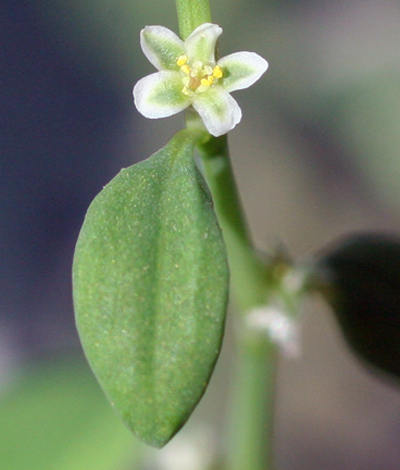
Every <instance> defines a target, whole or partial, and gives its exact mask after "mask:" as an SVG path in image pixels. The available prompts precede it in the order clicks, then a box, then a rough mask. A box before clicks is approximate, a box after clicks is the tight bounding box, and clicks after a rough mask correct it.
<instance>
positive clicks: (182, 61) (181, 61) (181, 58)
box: [176, 55, 188, 67]
mask: <svg viewBox="0 0 400 470" xmlns="http://www.w3.org/2000/svg"><path fill="white" fill-rule="evenodd" d="M187 61H188V56H187V55H180V56H179V57H178V60H177V61H176V65H178V66H179V67H181V66H182V65H185V64H186V62H187Z"/></svg>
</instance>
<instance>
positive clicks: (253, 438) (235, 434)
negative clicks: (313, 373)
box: [189, 121, 275, 470]
mask: <svg viewBox="0 0 400 470" xmlns="http://www.w3.org/2000/svg"><path fill="white" fill-rule="evenodd" d="M189 125H191V126H193V127H194V124H193V122H192V121H189ZM199 153H200V159H201V164H202V169H203V172H204V176H205V178H206V181H207V184H208V186H209V188H210V190H211V193H212V197H213V202H214V208H215V212H216V214H217V217H218V220H219V223H220V226H221V229H222V232H223V236H224V240H225V243H226V247H227V252H228V259H229V265H230V272H231V288H232V291H233V294H234V297H235V300H236V302H237V305H238V310H239V312H240V313H241V317H240V318H239V319H238V320H239V322H240V324H239V325H238V327H239V328H238V329H237V330H238V333H239V341H238V351H237V357H236V364H235V368H236V370H235V371H234V386H233V396H232V404H231V412H230V414H229V416H230V419H231V423H230V432H229V442H228V449H227V451H228V454H227V469H228V470H272V437H271V436H272V414H273V401H274V375H275V347H274V346H273V345H272V344H271V343H270V342H269V340H268V338H267V336H266V335H264V334H260V333H258V332H252V331H250V330H249V329H248V328H247V326H246V325H245V320H246V313H248V312H249V311H250V310H251V309H252V308H254V307H259V306H261V305H265V304H266V303H267V301H268V297H269V286H270V278H271V275H270V272H269V270H268V269H267V267H266V266H265V264H264V263H263V262H262V260H261V259H260V258H259V257H258V256H257V255H256V253H255V250H254V248H253V245H252V242H251V239H250V234H249V230H248V228H247V224H246V220H245V218H244V215H243V211H242V206H241V203H240V200H239V195H238V191H237V189H236V183H235V179H234V176H233V171H232V166H231V163H230V159H229V151H228V145H227V138H226V136H222V137H218V138H215V137H211V138H210V139H209V141H208V142H207V143H205V144H203V145H201V146H199Z"/></svg>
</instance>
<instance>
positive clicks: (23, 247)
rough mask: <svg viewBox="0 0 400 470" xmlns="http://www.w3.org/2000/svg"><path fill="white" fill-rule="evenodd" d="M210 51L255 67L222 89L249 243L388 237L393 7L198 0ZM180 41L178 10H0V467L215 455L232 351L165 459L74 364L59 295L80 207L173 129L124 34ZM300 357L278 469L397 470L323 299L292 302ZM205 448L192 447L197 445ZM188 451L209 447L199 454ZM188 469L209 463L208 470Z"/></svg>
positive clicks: (129, 465)
mask: <svg viewBox="0 0 400 470" xmlns="http://www.w3.org/2000/svg"><path fill="white" fill-rule="evenodd" d="M211 8H212V14H213V21H214V22H215V23H218V24H221V26H223V28H224V34H223V36H222V37H221V42H220V48H221V53H222V55H225V54H228V53H230V52H235V51H237V50H251V51H255V52H257V53H259V54H260V55H261V56H263V57H265V58H266V59H267V60H268V61H269V62H270V70H269V71H268V72H267V74H266V75H265V76H264V77H263V78H262V79H261V80H260V81H259V82H258V83H257V84H256V85H255V86H253V87H252V88H250V89H249V90H246V91H245V92H239V93H237V94H236V95H235V98H236V99H237V100H238V102H239V104H240V106H241V107H242V110H243V115H244V117H243V120H242V123H241V124H240V125H239V126H238V127H237V129H235V130H234V131H233V132H232V133H231V134H230V145H231V150H232V159H233V164H234V168H235V173H236V176H237V180H238V183H239V187H240V191H241V195H242V199H243V202H244V205H245V208H246V211H247V215H248V219H249V223H250V227H251V230H252V233H253V236H254V239H255V242H256V245H257V246H258V247H259V248H261V249H264V250H268V248H270V247H274V246H275V245H276V243H277V242H278V241H282V242H283V243H284V244H285V245H286V247H287V249H288V250H289V252H290V253H291V254H292V255H293V256H296V257H297V256H300V257H301V256H307V255H310V254H312V253H313V252H317V251H319V250H321V249H323V247H325V246H326V245H327V244H329V243H331V242H332V241H333V240H334V239H336V238H337V237H338V236H341V235H343V234H346V233H350V232H354V231H360V230H363V231H384V232H390V233H396V234H399V233H400V3H399V2H398V1H397V0H392V1H391V0H382V1H379V2H377V1H368V0H346V1H340V0H338V1H336V2H328V1H324V0H319V1H315V0H302V1H298V0H297V1H292V0H281V1H279V0H263V1H261V0H247V1H246V2H245V1H243V0H224V1H222V0H212V1H211ZM147 24H162V25H165V26H167V27H169V28H171V29H173V30H175V31H178V26H177V20H176V13H175V8H174V2H173V0H163V1H162V2H161V1H160V0H147V1H146V2H139V1H135V0H129V1H128V0H112V1H111V0H52V1H49V0H30V1H26V0H19V1H15V0H3V1H2V2H1V4H0V103H1V111H0V168H1V170H0V176H1V185H0V211H1V212H0V214H1V217H0V277H1V282H0V409H1V411H0V442H1V445H0V466H1V468H2V469H3V468H4V469H5V470H20V469H21V470H22V469H24V470H26V469H29V470H36V469H40V470H47V469H49V470H92V469H94V470H128V469H130V470H133V469H134V470H136V469H138V470H139V469H144V468H145V469H152V470H153V469H154V470H170V469H171V470H172V469H174V470H181V469H182V470H201V466H200V465H201V464H202V463H204V464H206V463H207V458H209V457H210V456H211V457H212V454H213V451H215V452H216V453H217V452H218V445H219V444H220V441H221V438H220V436H221V433H222V430H223V429H224V426H225V424H224V414H225V411H226V395H227V391H228V389H229V382H230V380H231V379H230V375H229V372H230V366H231V362H232V361H231V357H232V354H233V352H234V345H233V344H232V335H231V328H230V326H229V325H228V331H227V335H226V340H225V345H224V349H223V352H222V355H221V360H220V361H219V363H218V365H217V369H216V373H215V375H214V378H213V380H212V382H211V384H210V387H209V390H208V392H207V393H206V395H205V397H204V399H203V401H202V402H201V404H200V405H199V407H198V408H197V409H196V411H195V413H194V415H193V417H192V418H191V419H190V421H189V423H188V425H187V427H185V429H184V430H183V431H182V432H181V433H180V434H178V436H177V437H176V438H175V439H174V440H173V441H172V442H171V443H170V444H168V446H167V447H166V448H165V449H164V450H163V451H161V452H157V451H154V452H153V451H149V450H147V449H144V447H143V446H141V445H140V444H138V443H137V441H136V440H135V439H134V438H133V437H131V436H130V434H129V433H128V431H126V430H125V428H124V426H123V425H122V424H121V423H120V422H119V421H118V420H117V419H116V418H115V416H114V415H113V412H112V411H111V410H110V408H109V406H108V404H107V403H106V401H105V399H104V398H103V395H102V393H101V391H100V390H99V388H98V386H97V384H96V382H95V381H94V379H93V378H92V375H91V373H90V372H89V371H88V368H87V366H86V365H85V362H84V360H83V356H82V353H81V349H80V346H79V341H78V338H77V335H76V331H75V327H74V319H73V310H72V297H71V274H70V273H71V263H72V257H73V250H74V244H75V242H76V238H77V236H78V233H79V229H80V226H81V224H82V222H83V218H84V215H85V212H86V209H87V207H88V206H89V204H90V202H91V200H92V199H93V198H94V197H95V195H96V194H97V193H98V192H99V191H100V190H101V189H102V187H103V186H104V185H105V184H106V183H107V182H108V181H109V180H110V179H111V178H112V177H113V176H114V175H115V174H116V173H118V171H119V170H120V169H121V168H122V167H126V166H128V165H130V164H132V163H134V162H136V161H139V160H142V159H144V158H147V157H148V156H150V155H151V154H152V153H153V152H155V151H156V150H158V149H159V148H160V147H161V146H162V145H164V144H165V143H166V141H167V140H168V139H169V138H170V136H171V135H172V134H173V133H174V132H175V131H176V130H178V129H179V128H180V127H182V124H183V118H182V116H181V115H180V116H177V117H174V118H170V119H168V120H160V121H150V120H146V119H144V118H143V117H141V116H140V115H139V114H138V112H137V111H136V110H135V108H134V106H133V103H132V87H133V85H134V84H135V83H136V81H137V80H138V79H139V78H141V77H142V76H144V75H147V74H149V73H151V72H152V66H151V65H150V63H148V61H147V59H146V58H145V57H144V56H143V54H142V52H141V50H140V46H139V31H140V29H141V28H142V27H143V26H145V25H147ZM302 329H303V344H302V356H301V357H300V358H299V359H298V360H296V361H288V360H285V359H281V360H280V367H279V373H278V393H277V407H276V435H275V448H276V456H277V457H276V459H277V464H278V465H277V466H278V469H279V470H286V469H288V470H289V469H290V470H313V469H320V468H324V469H325V470H333V469H335V470H337V469H341V470H347V469H349V470H350V469H360V470H376V469H377V468H384V469H385V470H398V468H400V388H399V387H396V386H394V385H393V384H390V383H387V382H384V381H382V380H381V378H380V377H376V376H374V375H371V374H370V373H369V372H368V371H367V370H366V369H364V368H363V367H361V366H360V364H359V362H358V361H357V360H356V359H355V358H354V357H353V355H352V354H351V353H350V352H349V351H348V349H347V346H346V345H345V343H344V341H343V339H342V337H341V335H340V333H339V331H338V329H337V326H336V323H335V321H334V319H333V317H332V315H331V312H330V310H329V308H328V307H327V306H326V305H325V303H324V302H322V300H321V299H318V298H314V299H310V301H309V302H308V303H307V305H305V306H304V318H303V323H302ZM199 446H200V447H199ZM201 446H203V447H204V449H206V452H201ZM202 459H205V460H204V461H203V460H202Z"/></svg>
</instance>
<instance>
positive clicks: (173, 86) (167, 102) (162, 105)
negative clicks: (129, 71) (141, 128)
mask: <svg viewBox="0 0 400 470" xmlns="http://www.w3.org/2000/svg"><path fill="white" fill-rule="evenodd" d="M182 87H183V84H182V77H181V75H180V73H179V72H174V71H163V72H156V73H153V74H151V75H148V76H147V77H144V78H142V79H141V80H139V81H138V82H137V84H136V85H135V88H134V89H133V97H134V100H135V105H136V107H137V109H138V111H139V112H140V113H141V114H143V116H145V117H147V118H149V119H159V118H164V117H168V116H172V115H173V114H176V113H179V112H180V111H183V110H184V109H186V108H187V107H188V106H189V104H190V101H189V98H188V97H187V96H186V95H184V94H183V93H182Z"/></svg>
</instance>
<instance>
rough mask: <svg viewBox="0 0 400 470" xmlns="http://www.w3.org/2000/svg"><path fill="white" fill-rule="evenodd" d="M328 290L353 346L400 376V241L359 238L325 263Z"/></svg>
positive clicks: (342, 243)
mask: <svg viewBox="0 0 400 470" xmlns="http://www.w3.org/2000/svg"><path fill="white" fill-rule="evenodd" d="M319 268H320V269H322V271H321V272H322V273H323V274H324V276H326V278H325V279H326V280H327V281H328V284H327V287H328V289H327V290H326V289H323V292H324V294H325V295H326V296H327V298H328V301H329V302H330V303H331V305H332V306H333V309H334V312H335V315H336V317H337V319H338V321H339V325H340V327H341V329H342V331H343V333H344V336H345V338H346V340H347V341H348V343H349V344H350V346H351V347H352V348H353V349H354V350H355V351H356V352H357V353H358V355H359V356H361V358H363V359H364V360H366V361H367V362H368V363H369V364H372V365H373V366H376V367H378V368H379V369H381V370H383V371H385V372H388V373H390V374H392V375H395V376H397V377H399V376H400V240H399V239H398V238H395V237H391V236H388V235H378V234H361V235H360V234H358V235H354V236H351V237H348V238H346V239H343V240H341V241H340V242H339V243H337V244H336V245H335V246H334V247H333V248H331V249H330V250H329V251H327V253H326V254H325V255H324V256H323V257H322V258H321V259H320V260H319Z"/></svg>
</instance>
